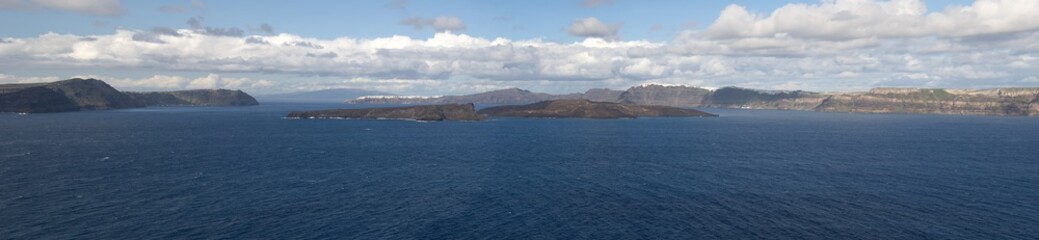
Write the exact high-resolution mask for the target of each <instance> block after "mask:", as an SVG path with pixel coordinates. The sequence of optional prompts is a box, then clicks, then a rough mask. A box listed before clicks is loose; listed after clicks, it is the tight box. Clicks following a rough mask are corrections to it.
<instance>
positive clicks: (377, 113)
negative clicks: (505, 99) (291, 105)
mask: <svg viewBox="0 0 1039 240" xmlns="http://www.w3.org/2000/svg"><path fill="white" fill-rule="evenodd" d="M286 117H287V118H294V119H395V120H416V121H444V120H457V121H480V120H484V119H486V117H485V116H483V115H480V114H477V113H476V107H475V106H473V104H472V103H469V104H441V105H425V106H408V107H386V108H363V109H329V110H317V111H303V112H291V113H289V115H288V116H286Z"/></svg>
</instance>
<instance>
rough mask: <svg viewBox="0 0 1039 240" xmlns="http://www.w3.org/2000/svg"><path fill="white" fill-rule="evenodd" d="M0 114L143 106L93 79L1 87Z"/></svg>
mask: <svg viewBox="0 0 1039 240" xmlns="http://www.w3.org/2000/svg"><path fill="white" fill-rule="evenodd" d="M0 89H2V90H0V112H26V113H44V112H68V111H79V110H105V109H118V108H133V107H143V106H144V105H143V104H141V103H139V102H136V101H134V100H133V99H131V98H130V97H129V96H127V95H126V94H123V93H121V92H119V91H118V90H115V88H112V86H109V85H108V84H107V83H105V82H103V81H100V80H96V79H70V80H64V81H57V82H53V83H42V84H11V85H3V86H0Z"/></svg>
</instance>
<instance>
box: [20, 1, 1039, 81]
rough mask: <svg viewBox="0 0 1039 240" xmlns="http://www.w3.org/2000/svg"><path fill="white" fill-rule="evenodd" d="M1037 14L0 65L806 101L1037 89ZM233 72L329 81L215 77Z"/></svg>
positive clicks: (735, 11) (45, 48) (259, 44)
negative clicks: (746, 90) (914, 89)
mask: <svg viewBox="0 0 1039 240" xmlns="http://www.w3.org/2000/svg"><path fill="white" fill-rule="evenodd" d="M1037 4H1039V1H1013V0H979V1H976V2H974V3H973V4H971V5H968V6H951V7H948V8H945V9H943V10H940V11H928V10H927V9H925V8H924V5H923V4H922V3H921V2H920V1H915V0H892V1H870V0H832V1H831V0H826V1H821V2H820V3H818V4H789V5H786V6H784V7H781V8H779V9H777V10H775V11H773V12H772V13H770V14H758V13H752V12H749V11H747V10H746V9H745V8H743V7H739V6H735V5H734V6H730V7H728V8H726V9H725V10H724V11H723V12H722V14H721V15H720V16H719V18H718V19H717V20H716V21H714V22H713V23H711V24H708V26H709V27H708V28H707V29H706V30H702V31H684V32H681V33H679V34H678V35H677V36H675V37H674V39H672V40H671V41H670V42H667V43H657V42H648V41H621V40H617V39H616V34H617V31H618V28H619V26H617V25H614V26H610V25H607V24H605V23H602V22H600V21H599V20H598V19H595V18H586V19H580V20H578V21H575V22H574V24H573V26H571V27H570V28H569V29H567V30H568V32H570V33H571V34H574V35H578V36H584V37H587V38H585V39H584V40H582V41H579V42H574V43H558V42H548V41H544V40H541V39H526V40H523V39H505V38H494V39H489V38H480V37H474V36H470V35H466V34H457V33H450V32H439V33H436V34H434V35H433V36H432V37H429V38H424V39H418V38H411V37H407V36H389V37H381V38H351V37H340V38H334V39H318V38H309V37H304V36H299V35H294V34H287V33H282V34H277V35H267V36H261V35H253V36H235V35H217V34H212V33H211V32H210V31H209V30H208V29H205V28H204V27H202V26H201V24H200V26H199V27H196V28H192V29H158V28H157V29H152V30H147V31H144V30H131V29H119V30H116V31H115V32H113V33H111V34H101V35H70V34H56V33H48V34H43V35H41V36H38V37H28V38H5V39H3V40H2V41H0V62H3V63H16V64H17V65H18V66H25V67H41V68H42V67H47V68H60V67H70V68H84V69H93V68H98V69H128V68H129V69H156V70H160V71H164V72H186V73H190V74H198V73H213V74H212V75H208V76H204V77H200V78H182V77H175V76H154V77H151V78H145V79H128V80H127V81H125V82H119V81H117V83H116V84H114V85H119V86H125V87H127V88H174V87H177V88H187V87H203V88H210V87H227V88H235V87H240V88H243V89H272V88H292V89H325V88H329V87H334V86H349V87H359V88H370V89H375V90H384V91H391V92H397V93H408V92H439V93H446V92H455V91H461V93H465V92H471V91H477V90H480V89H485V88H498V87H510V86H516V87H524V88H530V89H533V90H538V89H541V90H546V91H551V92H560V91H579V90H583V89H586V88H591V87H614V88H624V87H627V86H631V85H637V84H640V83H646V82H658V83H669V84H687V85H705V86H709V87H721V86H729V85H736V86H743V87H754V88H766V89H777V88H790V87H803V88H806V90H816V91H830V90H863V89H867V88H869V87H874V86H902V85H909V86H912V84H920V85H921V86H923V84H926V86H933V87H976V88H980V87H993V86H1015V85H1016V86H1028V85H1027V84H1034V79H1035V78H1034V76H1039V69H1037V68H1035V66H1036V65H1037V61H1039V60H1037V59H1039V58H1037V57H1035V56H1039V26H1036V25H1037V24H1039V23H1037V22H1039V21H1036V19H1035V17H1033V16H1031V15H1025V14H1023V13H1025V12H1028V11H1030V10H1036V9H1034V8H1036V7H1035V6H1036V5H1037ZM1035 12H1039V11H1035ZM999 16H1001V17H999ZM419 20H420V21H417V22H418V23H419V26H420V27H422V28H425V27H431V28H433V27H435V26H433V25H438V26H439V27H437V28H439V29H447V28H458V27H459V25H461V26H464V23H461V24H455V23H452V22H453V20H450V18H448V19H447V20H443V21H441V23H438V24H434V22H436V18H434V19H419ZM458 22H461V21H460V20H458ZM451 26H454V27H451ZM238 73H270V74H281V75H282V76H327V77H328V78H322V79H323V80H314V81H307V80H301V81H297V80H294V81H287V80H277V81H268V80H252V79H238V78H231V77H225V76H232V75H234V74H238ZM222 75H223V76H222ZM329 78H330V79H332V80H329ZM343 79H346V80H343ZM340 80H342V81H340ZM0 81H7V82H11V81H15V80H10V78H8V79H6V80H5V79H0Z"/></svg>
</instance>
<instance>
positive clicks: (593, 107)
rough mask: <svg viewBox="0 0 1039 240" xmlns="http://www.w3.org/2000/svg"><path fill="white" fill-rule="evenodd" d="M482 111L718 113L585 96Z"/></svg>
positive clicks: (524, 114)
mask: <svg viewBox="0 0 1039 240" xmlns="http://www.w3.org/2000/svg"><path fill="white" fill-rule="evenodd" d="M479 113H481V114H487V115H490V116H502V117H535V118H599V119H610V118H637V117H716V116H717V115H714V114H710V113H706V112H702V111H698V110H694V109H684V108H677V107H668V106H643V105H632V104H623V103H612V102H593V101H589V100H584V99H567V100H551V101H543V102H538V103H533V104H528V105H520V106H498V107H489V108H485V109H482V110H480V111H479Z"/></svg>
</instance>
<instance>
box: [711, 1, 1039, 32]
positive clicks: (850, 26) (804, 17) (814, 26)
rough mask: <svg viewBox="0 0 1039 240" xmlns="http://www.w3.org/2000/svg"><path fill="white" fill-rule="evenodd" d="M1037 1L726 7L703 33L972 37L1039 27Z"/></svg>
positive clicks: (1038, 2)
mask: <svg viewBox="0 0 1039 240" xmlns="http://www.w3.org/2000/svg"><path fill="white" fill-rule="evenodd" d="M1036 12H1039V1H1033V0H978V1H975V2H974V3H973V4H971V5H969V6H960V5H952V6H949V7H948V8H946V9H944V10H942V11H939V12H932V13H928V10H927V7H926V5H925V4H924V2H923V1H922V0H890V1H873V0H826V1H822V2H821V3H819V4H788V5H785V6H783V7H780V8H778V9H776V10H775V11H772V13H771V14H768V15H762V14H757V13H751V12H748V11H747V10H746V9H745V8H744V7H741V6H738V5H730V6H728V7H726V8H725V10H723V11H722V12H721V14H720V16H719V17H718V19H717V20H716V21H715V22H714V23H713V24H711V25H710V27H708V29H707V35H708V36H710V37H712V38H715V39H732V38H773V37H777V36H784V37H792V38H799V39H819V40H849V39H862V38H906V37H923V36H938V37H973V36H979V35H991V34H997V35H998V34H1010V33H1017V32H1022V31H1034V30H1037V29H1039V19H1037V18H1036V14H1035V13H1036Z"/></svg>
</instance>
